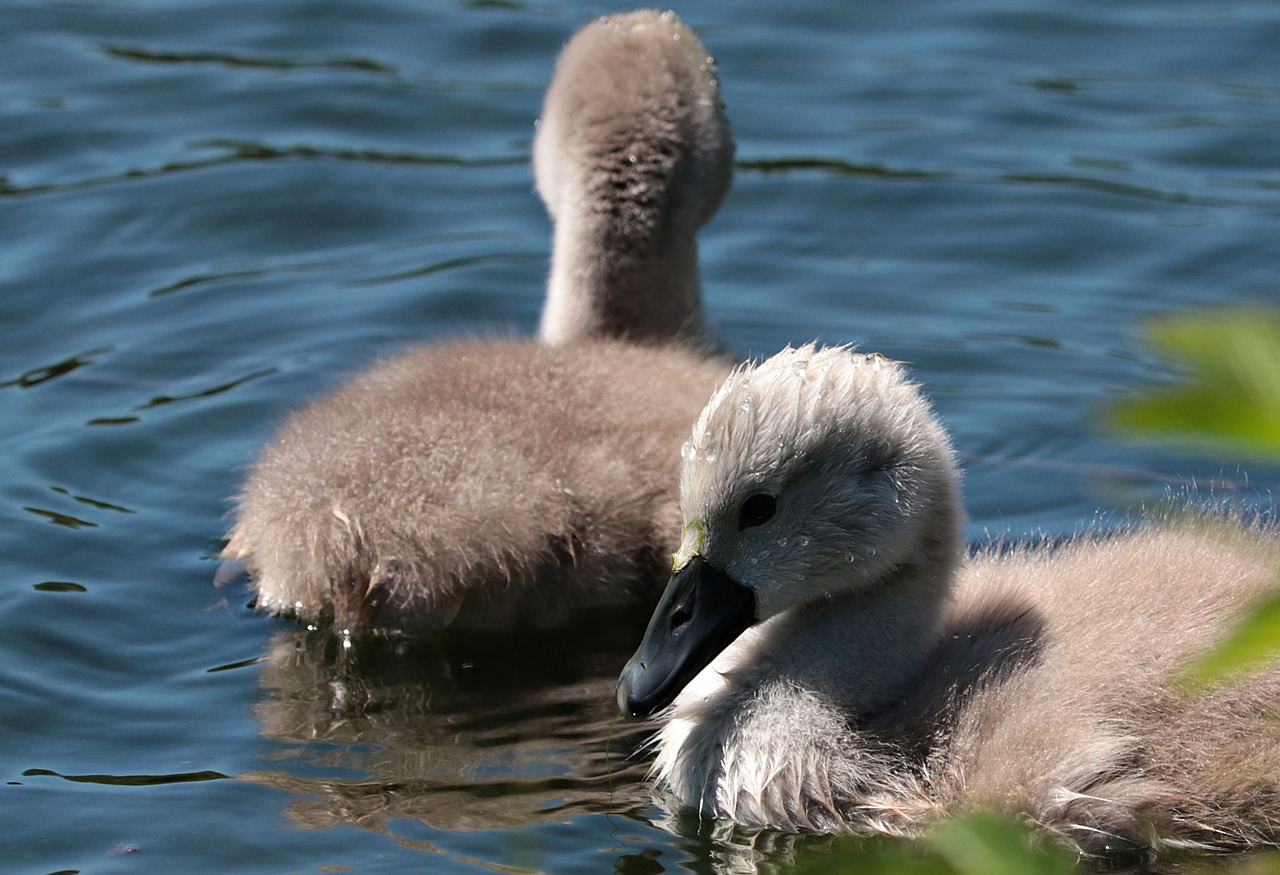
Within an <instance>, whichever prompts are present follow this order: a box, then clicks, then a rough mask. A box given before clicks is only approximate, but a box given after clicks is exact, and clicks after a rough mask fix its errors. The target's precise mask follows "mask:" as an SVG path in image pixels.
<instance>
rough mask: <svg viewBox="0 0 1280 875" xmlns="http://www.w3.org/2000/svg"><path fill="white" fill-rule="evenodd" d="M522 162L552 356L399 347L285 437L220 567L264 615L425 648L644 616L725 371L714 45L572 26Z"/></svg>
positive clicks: (291, 425) (656, 17)
mask: <svg viewBox="0 0 1280 875" xmlns="http://www.w3.org/2000/svg"><path fill="white" fill-rule="evenodd" d="M534 151H535V160H534V170H535V175H536V178H537V184H538V190H539V192H540V193H541V194H542V197H543V198H544V200H545V201H546V204H547V208H548V210H549V211H550V212H551V214H552V216H553V218H554V219H555V223H556V232H555V240H554V245H553V254H552V269H551V279H550V290H549V294H548V300H547V304H546V309H545V312H544V314H543V319H542V327H541V337H542V340H544V341H546V342H547V343H538V342H535V341H532V340H529V341H518V340H506V341H496V342H492V341H489V342H482V341H458V342H454V343H450V344H446V345H442V346H438V347H434V348H425V349H419V350H416V351H412V352H409V353H407V354H404V355H401V356H398V357H396V358H393V359H391V360H389V361H387V362H385V363H383V364H381V365H378V366H376V367H374V368H373V369H372V370H371V371H370V372H368V373H367V374H365V375H363V376H361V377H358V378H357V379H355V380H353V381H351V382H350V383H348V384H347V385H346V386H344V387H342V388H341V389H340V390H338V391H337V392H335V393H334V394H332V395H331V396H329V397H328V398H324V399H322V400H320V401H318V402H316V403H314V404H312V405H311V406H310V407H309V408H307V409H306V410H303V411H302V412H301V413H299V414H297V415H295V416H294V417H293V418H291V419H290V420H289V421H288V422H287V423H285V425H284V427H283V428H282V429H281V431H280V433H279V434H278V436H277V437H276V438H275V440H274V441H273V442H271V443H270V444H268V445H267V447H266V448H265V449H264V450H263V451H262V454H261V456H260V458H259V459H258V461H257V463H256V464H255V465H254V466H253V468H252V470H251V471H250V473H249V476H248V480H247V482H246V484H245V487H244V490H243V492H242V494H241V495H240V496H239V500H238V504H237V507H236V510H235V523H234V526H233V528H232V531H231V533H230V539H229V543H228V544H227V547H226V550H225V551H224V554H223V555H224V557H226V558H228V559H231V560H235V561H237V562H241V563H243V564H244V565H246V566H247V568H248V570H249V573H250V576H251V578H252V580H253V582H254V585H255V586H256V588H257V594H258V597H257V603H258V606H259V607H261V608H264V609H267V610H270V611H274V612H287V613H293V614H296V615H297V616H299V617H300V618H301V619H303V620H307V621H315V620H325V619H331V620H332V621H333V622H334V623H336V624H337V625H338V626H340V627H345V628H356V627H361V626H363V627H370V626H372V627H380V628H393V629H411V630H430V629H439V628H443V627H445V626H448V625H451V624H455V623H457V624H465V625H478V626H501V625H506V624H511V623H519V624H547V623H554V622H557V621H559V620H561V619H563V617H564V615H565V614H566V612H567V611H568V610H570V609H571V608H581V607H589V606H593V605H602V604H605V605H607V604H615V603H620V602H625V601H628V600H631V599H636V598H645V599H647V600H649V602H650V603H652V599H654V598H656V596H657V594H658V592H659V591H660V589H661V580H662V577H663V576H664V569H665V568H666V561H667V557H668V556H669V554H670V552H671V551H672V550H673V549H674V547H675V542H674V539H673V537H672V533H673V532H674V531H675V530H676V526H675V524H676V522H677V521H678V517H679V511H678V509H677V506H676V488H675V477H676V471H677V464H678V461H679V459H678V450H679V447H680V443H681V441H682V440H683V438H684V436H685V434H686V432H687V430H688V425H689V423H690V422H692V421H693V419H694V418H695V417H696V416H697V413H698V410H699V409H700V407H701V405H702V403H703V402H704V401H705V399H706V398H707V397H708V395H709V394H710V392H711V390H712V389H713V388H714V386H715V384H716V383H717V382H719V380H720V379H722V378H723V377H724V374H725V373H726V372H727V370H728V365H726V364H724V363H723V362H721V361H719V360H717V359H713V358H710V357H709V356H708V354H707V353H706V351H705V350H706V349H708V348H709V344H708V343H707V341H706V336H705V334H704V324H703V318H702V305H701V297H700V292H699V281H698V265H697V246H696V241H695V234H696V232H697V230H698V228H699V227H700V226H701V225H702V223H703V222H705V221H706V220H707V219H708V218H709V217H710V216H711V214H712V213H713V212H714V211H715V209H716V207H717V205H718V204H719V203H720V200H721V198H722V197H723V195H724V193H725V190H726V189H727V187H728V185H729V180H730V175H731V167H732V156H733V141H732V138H731V136H730V134H729V128H728V123H727V122H726V120H725V118H724V115H723V111H722V108H721V105H720V100H719V95H718V86H717V81H716V76H715V72H714V70H713V69H712V67H711V65H710V62H709V59H708V57H707V53H706V49H704V48H703V47H702V44H701V43H700V42H699V41H698V39H697V37H696V36H695V35H694V34H693V32H692V31H690V30H689V29H688V28H687V27H685V26H684V25H683V24H681V23H680V22H679V21H678V20H677V19H676V18H675V17H674V16H673V15H670V14H659V13H656V12H637V13H632V14H629V15H622V16H617V17H613V18H606V19H602V20H601V21H599V22H596V23H593V24H590V25H588V26H587V27H586V28H584V29H583V30H582V31H581V32H579V33H578V34H577V36H575V37H574V38H573V40H571V41H570V42H569V44H568V45H567V46H566V47H565V49H564V51H563V53H562V55H561V58H560V61H559V63H558V65H557V67H556V73H555V77H554V80H553V82H552V84H551V86H550V89H549V92H548V94H547V100H546V105H545V107H544V113H543V117H542V120H541V123H540V128H539V132H538V136H537V140H536V143H535V148H534ZM664 344H665V345H664Z"/></svg>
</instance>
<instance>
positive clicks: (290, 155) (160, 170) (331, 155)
mask: <svg viewBox="0 0 1280 875" xmlns="http://www.w3.org/2000/svg"><path fill="white" fill-rule="evenodd" d="M188 148H191V149H220V150H223V154H220V155H213V156H210V157H208V158H196V159H192V160H190V161H167V162H165V163H164V164H161V165H160V166H158V167H141V168H137V167H134V168H129V169H127V170H122V171H120V172H119V173H109V174H104V175H102V176H90V177H86V178H84V179H73V180H68V181H66V182H46V183H40V184H37V185H25V186H24V185H13V184H12V183H10V182H9V180H8V178H7V177H3V176H0V197H30V196H32V195H43V194H56V193H62V192H70V191H82V190H84V189H88V188H98V187H101V186H108V185H116V184H118V183H121V182H133V181H135V180H139V179H152V178H155V177H159V176H168V175H172V174H178V173H185V172H188V171H192V170H208V169H209V168H212V167H221V166H223V165H228V164H237V163H241V162H249V161H280V160H294V161H298V160H301V161H353V162H357V163H362V164H409V165H420V166H424V167H466V168H484V167H514V166H519V165H523V164H527V163H528V162H529V156H528V155H527V154H522V155H499V156H494V157H489V158H465V157H462V156H461V155H423V154H420V153H416V152H385V151H382V150H380V149H339V148H330V147H324V146H307V145H297V146H272V145H268V144H266V143H260V142H256V141H252V140H223V139H218V140H198V141H196V142H193V143H190V144H189V145H188Z"/></svg>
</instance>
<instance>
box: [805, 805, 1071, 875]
mask: <svg viewBox="0 0 1280 875" xmlns="http://www.w3.org/2000/svg"><path fill="white" fill-rule="evenodd" d="M1077 871H1079V870H1078V869H1077V867H1076V863H1075V855H1074V854H1069V853H1068V852H1067V851H1066V850H1064V849H1061V848H1058V847H1054V846H1050V845H1048V844H1047V843H1046V842H1045V841H1043V840H1042V839H1041V838H1040V837H1039V836H1037V835H1036V834H1035V833H1033V832H1032V831H1031V830H1030V829H1029V828H1027V827H1025V826H1023V825H1022V824H1021V823H1019V822H1018V821H1016V820H1014V819H1013V818H1012V816H1009V815H1002V814H995V813H984V812H976V813H968V814H965V815H962V816H960V817H958V818H956V819H955V820H950V821H947V822H945V823H943V824H941V825H940V826H939V827H938V829H937V830H936V831H935V832H932V833H930V834H929V835H928V836H926V837H925V838H923V839H919V840H909V839H891V838H884V837H879V838H871V839H846V840H842V841H838V842H836V843H835V845H833V846H832V847H831V848H830V849H829V850H828V851H827V852H825V853H824V855H823V857H822V858H821V859H811V860H809V861H806V863H802V864H801V865H800V866H798V867H797V868H796V869H795V873H796V875H1070V873H1075V872H1077Z"/></svg>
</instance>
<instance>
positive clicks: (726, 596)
mask: <svg viewBox="0 0 1280 875" xmlns="http://www.w3.org/2000/svg"><path fill="white" fill-rule="evenodd" d="M755 621H756V597H755V593H753V592H752V591H751V590H749V589H747V588H746V587H745V586H743V585H742V584H740V583H738V582H737V581H735V580H734V579H733V578H731V577H730V576H729V575H727V574H725V573H724V572H723V571H721V570H720V569H719V568H716V567H715V566H714V565H711V564H709V563H708V562H706V561H704V560H703V558H702V557H701V556H694V557H693V558H692V559H690V560H689V561H688V562H687V563H685V565H684V566H683V567H682V568H679V569H677V570H676V572H675V573H674V574H672V575H671V582H670V583H668V584H667V589H666V591H665V592H664V593H663V594H662V599H661V600H660V601H659V602H658V607H657V608H656V609H655V610H654V612H653V619H651V620H650V621H649V628H648V629H646V630H645V632H644V640H642V641H641V642H640V648H639V649H638V650H637V651H636V655H635V656H633V657H631V661H630V662H628V663H627V665H626V667H625V668H623V669H622V676H621V677H619V678H618V708H619V709H620V710H621V711H622V713H623V714H624V715H625V716H627V717H648V716H649V715H650V714H653V713H654V712H656V711H661V710H662V709H663V708H665V707H667V706H668V705H670V704H671V702H672V701H673V700H674V699H675V697H676V695H677V694H678V693H679V692H680V691H681V690H682V689H684V687H685V684H687V683H689V681H691V680H693V678H694V675H696V674H697V673H698V672H700V671H702V670H703V669H704V668H706V667H707V666H708V665H709V664H710V663H711V660H713V659H715V658H716V657H717V656H719V655H720V652H721V651H722V650H724V649H725V648H726V647H728V646H729V644H730V643H732V641H733V640H734V639H735V638H737V637H738V636H739V635H741V634H742V632H743V631H744V630H745V629H746V628H747V627H748V626H750V625H751V624H752V623H754V622H755Z"/></svg>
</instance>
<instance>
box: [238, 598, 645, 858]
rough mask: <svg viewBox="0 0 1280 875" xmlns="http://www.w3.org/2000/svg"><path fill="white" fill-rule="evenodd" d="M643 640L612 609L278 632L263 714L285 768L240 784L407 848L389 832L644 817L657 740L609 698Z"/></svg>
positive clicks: (301, 814) (265, 676) (637, 628)
mask: <svg viewBox="0 0 1280 875" xmlns="http://www.w3.org/2000/svg"><path fill="white" fill-rule="evenodd" d="M633 613H634V612H633ZM642 629H643V618H638V617H635V616H627V615H626V614H625V613H619V612H616V611H607V612H593V613H592V614H591V615H590V616H586V617H582V618H580V620H579V621H578V622H575V623H574V624H573V625H571V626H569V627H566V628H558V629H555V630H548V631H540V630H518V631H514V632H502V633H450V634H448V635H445V636H444V637H441V638H435V639H431V640H410V639H404V638H377V637H374V638H357V639H346V638H344V637H342V636H340V635H337V634H335V633H333V632H332V631H328V630H312V631H304V630H295V629H289V630H285V631H282V632H280V633H279V634H278V635H277V636H276V637H275V639H274V640H273V641H272V642H271V645H270V649H269V652H268V653H267V655H266V657H265V659H264V660H263V664H262V674H261V686H262V691H263V698H262V700H261V701H260V703H259V704H258V705H257V707H256V709H255V710H256V715H257V718H258V721H259V723H260V727H261V732H262V734H263V735H264V736H265V737H267V738H270V739H273V740H275V741H276V742H279V745H280V746H279V747H278V748H277V749H276V750H275V752H274V753H273V754H272V755H271V756H272V758H273V759H274V760H276V762H277V763H278V767H277V768H269V769H264V770H261V771H257V772H253V773H250V774H245V775H242V776H241V778H242V779H244V780H247V781H252V782H256V783H262V784H266V785H269V786H272V787H275V788H277V789H280V790H284V791H286V792H287V793H289V794H290V795H291V796H292V797H293V798H292V801H291V802H290V803H289V804H288V806H287V807H286V809H285V814H286V816H287V817H288V818H289V819H290V820H291V821H293V822H294V823H295V824H297V825H299V826H302V827H305V828H309V829H327V828H330V827H333V826H337V825H340V824H346V825H352V826H358V827H360V828H362V829H368V830H372V831H374V832H378V833H382V834H386V835H388V836H389V837H392V838H394V839H395V840H396V841H397V842H400V843H401V844H405V845H408V846H413V847H418V845H419V844H420V843H419V842H417V841H416V840H410V839H409V837H408V836H406V835H405V834H403V833H402V832H401V831H400V830H399V829H397V828H396V827H395V826H394V825H393V822H394V821H397V820H402V819H408V820H411V821H417V822H419V823H421V824H424V825H426V826H427V827H430V828H432V829H447V830H464V831H465V830H494V829H513V828H518V827H522V826H527V825H530V824H535V823H544V822H563V821H567V820H569V819H570V818H572V817H574V816H576V815H579V814H582V813H586V812H595V813H600V812H604V811H608V812H611V813H627V812H631V813H634V814H635V816H637V817H638V816H640V814H641V813H642V812H644V811H647V810H648V809H649V807H650V804H651V803H650V798H649V793H648V789H647V787H646V786H645V785H644V783H643V777H644V774H645V772H646V769H647V764H646V763H644V762H642V761H641V760H640V759H638V758H636V757H635V756H634V755H635V753H636V751H637V749H638V748H639V747H640V746H641V745H642V743H643V741H644V740H645V739H646V737H647V736H648V734H649V732H650V728H649V727H647V726H643V725H640V726H637V725H635V724H624V723H619V722H616V717H617V706H616V704H615V700H614V684H615V682H616V679H617V675H618V671H619V670H620V669H621V667H622V665H623V663H624V662H625V661H626V659H627V657H628V656H629V655H630V651H631V649H633V647H634V645H635V642H636V641H638V640H639V637H640V634H641V632H642ZM401 826H402V827H403V826H404V825H403V824H402V825H401ZM422 849H424V850H431V849H430V848H422Z"/></svg>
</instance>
